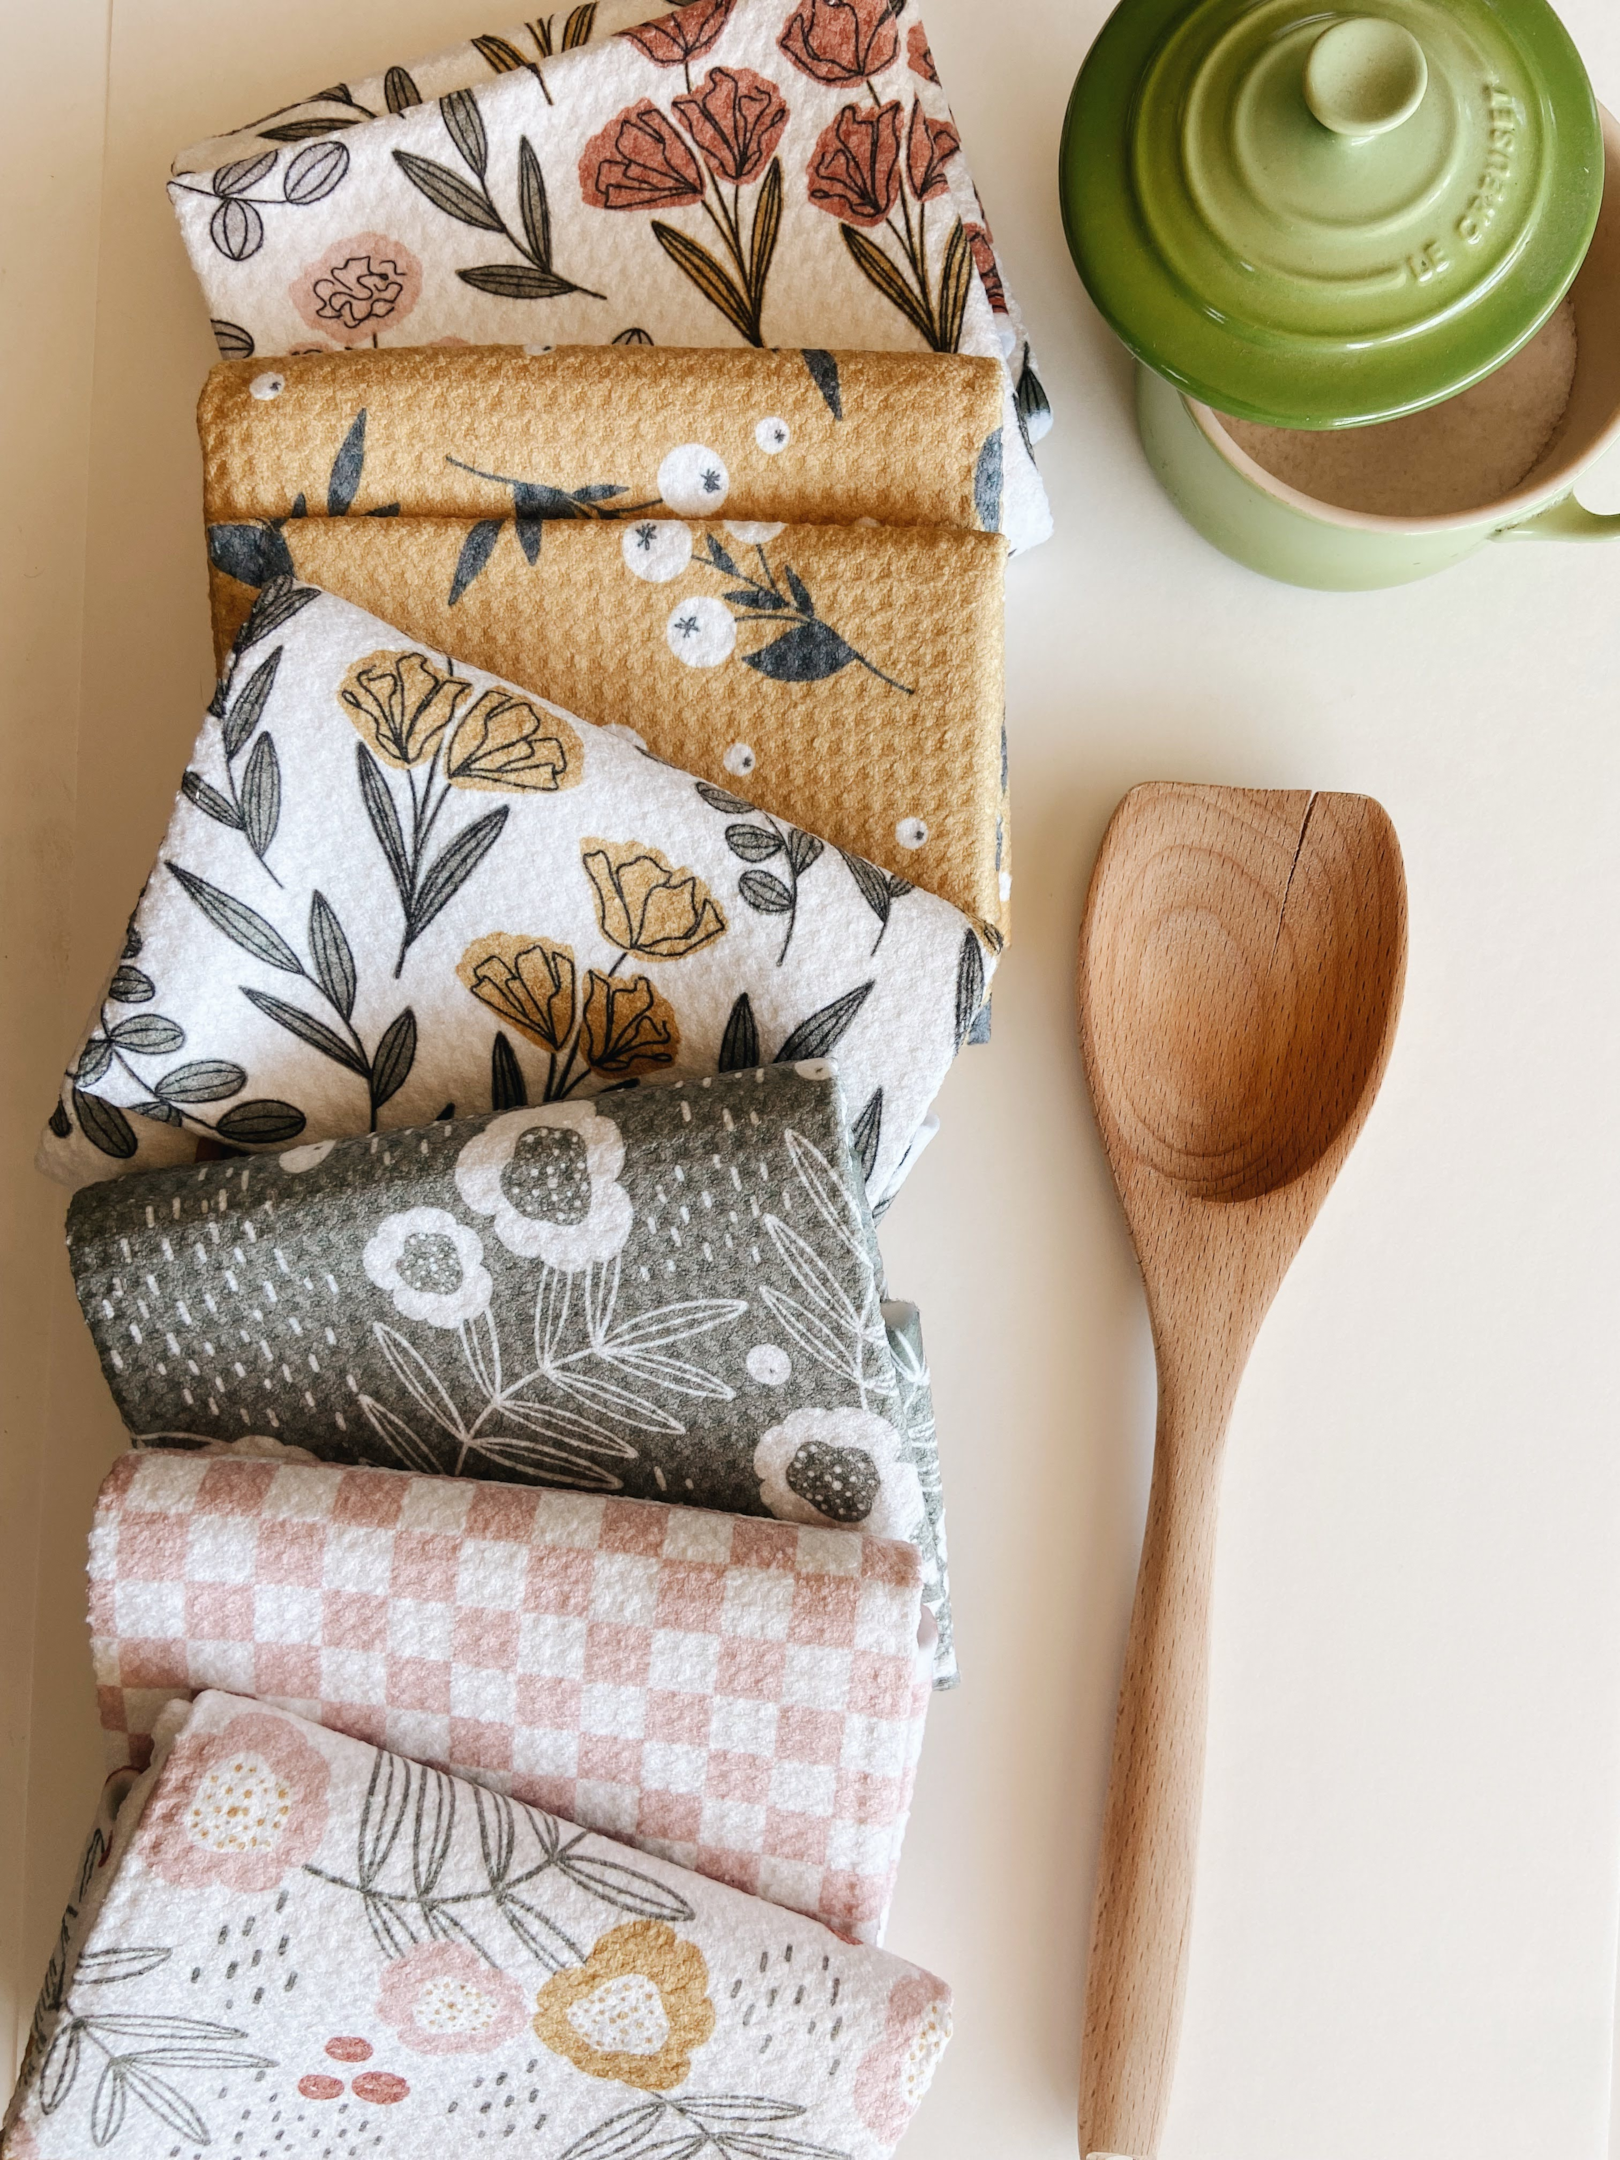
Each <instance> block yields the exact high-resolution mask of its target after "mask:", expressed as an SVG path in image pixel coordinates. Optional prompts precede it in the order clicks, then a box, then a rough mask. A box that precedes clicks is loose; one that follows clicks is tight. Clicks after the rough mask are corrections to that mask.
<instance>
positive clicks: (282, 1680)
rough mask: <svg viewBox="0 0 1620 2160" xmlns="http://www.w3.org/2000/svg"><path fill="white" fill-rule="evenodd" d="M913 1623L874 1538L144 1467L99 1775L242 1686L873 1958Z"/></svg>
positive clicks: (891, 1549)
mask: <svg viewBox="0 0 1620 2160" xmlns="http://www.w3.org/2000/svg"><path fill="white" fill-rule="evenodd" d="M922 1619H923V1608H922V1605H921V1599H920V1580H919V1575H918V1565H917V1556H916V1554H915V1553H914V1552H913V1551H912V1549H911V1548H910V1547H909V1546H906V1545H900V1544H896V1543H893V1542H889V1541H886V1540H883V1539H880V1538H869V1537H864V1536H862V1535H861V1534H860V1533H859V1532H858V1531H848V1530H838V1531H834V1530H814V1529H810V1528H807V1527H802V1526H799V1525H794V1524H788V1523H769V1522H759V1521H753V1520H748V1519H746V1518H742V1517H732V1516H726V1515H714V1514H709V1513H706V1512H704V1511H702V1510H699V1509H695V1508H672V1507H666V1506H662V1505H659V1504H656V1503H652V1502H647V1501H634V1500H608V1499H602V1498H599V1497H593V1498H587V1497H584V1496H582V1495H579V1494H574V1493H547V1492H532V1491H519V1490H516V1489H514V1488H512V1487H509V1486H501V1485H480V1484H475V1483H471V1482H469V1481H468V1480H466V1479H459V1478H444V1477H414V1476H410V1475H408V1474H406V1473H404V1472H400V1471H390V1470H340V1469H335V1468H331V1467H329V1466H327V1465H325V1464H315V1465H310V1466H307V1467H306V1466H302V1465H297V1464H291V1463H286V1462H256V1461H235V1460H231V1459H229V1458H220V1457H209V1456H205V1455H195V1454H193V1455H174V1454H158V1453H141V1454H131V1455H126V1456H124V1457H122V1458H121V1459H120V1460H119V1461H118V1462H117V1463H116V1464H115V1465H114V1468H113V1470H112V1473H111V1475H110V1476H109V1477H108V1479H107V1482H106V1483H105V1485H104V1486H103V1487H102V1491H101V1496H100V1499H99V1501H98V1503H97V1507H96V1515H95V1524H94V1527H93V1529H92V1531H91V1536H90V1633H91V1652H92V1656H93V1659H94V1664H95V1674H96V1686H97V1691H98V1697H99V1701H100V1708H101V1722H102V1729H103V1733H104V1735H105V1739H106V1745H107V1758H108V1767H109V1769H111V1770H117V1769H122V1768H124V1767H126V1766H131V1767H133V1768H135V1769H137V1770H139V1769H144V1768H145V1766H146V1763H147V1761H148V1759H149V1757H150V1754H151V1745H152V1742H151V1735H152V1730H153V1727H154V1726H155V1724H156V1722H157V1719H158V1716H159V1713H160V1712H161V1711H162V1709H163V1708H164V1706H165V1704H166V1703H168V1702H170V1701H172V1700H174V1699H175V1698H177V1697H189V1696H190V1695H192V1694H195V1693H198V1692H200V1691H201V1690H203V1689H205V1688H210V1687H214V1688H228V1689H231V1690H234V1691H235V1692H237V1693H239V1694H243V1695H252V1696H255V1697H257V1698H259V1699H260V1700H262V1701H265V1702H271V1703H275V1704H278V1705H280V1706H281V1707H282V1708H284V1709H291V1710H295V1711H297V1712H298V1713H299V1715H300V1716H302V1717H307V1718H309V1719H312V1720H313V1721H314V1722H315V1723H316V1724H319V1725H325V1726H329V1727H331V1728H332V1729H333V1730H334V1731H340V1732H347V1733H352V1734H353V1735H354V1736H355V1737H356V1738H359V1739H365V1740H370V1741H373V1742H375V1743H376V1744H377V1745H378V1746H381V1747H387V1748H390V1749H393V1750H394V1751H396V1752H397V1753H399V1754H403V1755H408V1756H411V1757H412V1758H413V1759H415V1760H418V1761H421V1762H426V1763H434V1764H437V1765H439V1766H441V1767H443V1768H447V1769H449V1770H452V1771H454V1772H455V1773H456V1774H457V1775H459V1776H463V1777H469V1778H473V1779H476V1780H477V1781H478V1782H479V1783H480V1784H482V1785H485V1786H488V1787H490V1788H491V1789H493V1790H496V1791H500V1792H507V1793H511V1794H513V1795H514V1796H515V1797H517V1798H518V1799H521V1800H528V1801H532V1802H534V1803H535V1804H536V1805H537V1806H540V1807H544V1808H547V1809H549V1810H550V1811H551V1812H553V1813H555V1814H558V1815H562V1816H566V1817H567V1818H568V1820H569V1821H571V1822H576V1823H579V1824H580V1825H581V1826H583V1827H584V1828H586V1829H591V1830H600V1831H605V1832H607V1833H608V1834H610V1835H611V1836H614V1837H619V1838H623V1839H624V1840H625V1841H626V1842H627V1843H629V1844H632V1845H636V1846H639V1847H641V1848H642V1849H643V1850H645V1851H649V1852H656V1853H660V1854H662V1855H663V1856H664V1857H665V1858H666V1859H670V1860H674V1861H677V1862H678V1863H679V1864H680V1865H681V1866H683V1867H691V1868H695V1869H697V1870H698V1871H699V1872H700V1873H701V1874H704V1875H709V1876H713V1877H715V1878H716V1879H718V1880H720V1881H722V1882H728V1883H731V1884H733V1885H734V1886H735V1887H736V1888H738V1889H741V1890H748V1891H752V1892H755V1893H757V1894H759V1895H760V1896H763V1897H766V1898H769V1899H771V1900H772V1901H773V1902H774V1903H776V1904H779V1905H787V1906H791V1907H793V1908H794V1909H795V1910H797V1911H801V1912H808V1913H812V1914H814V1915H816V1916H817V1917H818V1918H821V1919H823V1920H826V1921H827V1922H829V1924H831V1925H833V1926H835V1927H840V1928H843V1929H845V1930H846V1931H849V1932H856V1933H859V1934H860V1935H861V1936H862V1937H863V1939H868V1940H875V1939H876V1936H877V1935H878V1933H880V1932H881V1928H882V1924H883V1919H884V1915H885V1914H886V1912H887V1910H888V1905H889V1899H890V1896H891V1894H892V1892H893V1887H894V1877H895V1871H896V1869H897V1867H898V1865H899V1860H900V1845H901V1839H902V1836H903V1834H904V1831H905V1824H906V1814H907V1810H908V1808H909V1807H910V1804H911V1787H912V1779H913V1776H914V1774H915V1770H916V1764H917V1756H918V1751H919V1749H920V1747H921V1745H922V1736H923V1719H924V1714H925V1712H926V1709H927V1701H928V1693H929V1687H928V1671H927V1662H928V1661H927V1655H926V1650H923V1651H919V1646H918V1630H919V1621H920V1620H922ZM931 1632H932V1630H931V1628H930V1627H928V1626H927V1625H926V1623H925V1624H924V1633H925V1634H930V1633H931Z"/></svg>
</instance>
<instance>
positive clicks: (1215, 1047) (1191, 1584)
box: [1077, 783, 1406, 2160]
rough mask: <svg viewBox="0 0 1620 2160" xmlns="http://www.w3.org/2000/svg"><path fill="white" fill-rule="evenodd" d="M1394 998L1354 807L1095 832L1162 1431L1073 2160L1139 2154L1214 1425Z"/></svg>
mask: <svg viewBox="0 0 1620 2160" xmlns="http://www.w3.org/2000/svg"><path fill="white" fill-rule="evenodd" d="M1405 972H1406V881H1405V877H1404V875H1403V872H1402V868H1401V856H1400V848H1399V846H1398V844H1397V842H1396V838H1395V832H1394V828H1393V827H1392V826H1391V824H1390V821H1389V819H1388V817H1387V816H1386V815H1385V814H1384V812H1383V810H1382V809H1380V807H1379V805H1378V804H1377V803H1375V802H1374V801H1372V800H1371V798H1370V797H1368V796H1365V795H1323V794H1318V795H1308V794H1305V793H1303V792H1296V793H1263V792H1260V791H1257V790H1250V789H1243V788H1218V787H1191V786H1179V785H1174V784H1170V783H1156V784H1153V785H1150V786H1146V787H1139V788H1135V789H1133V790H1132V791H1131V793H1130V794H1129V795H1127V796H1126V797H1125V800H1124V801H1123V802H1122V803H1121V804H1120V806H1119V808H1118V809H1117V810H1116V811H1115V813H1114V816H1113V820H1112V822H1111V823H1110V825H1109V828H1108V831H1107V834H1106V836H1105V837H1104V840H1103V844H1102V851H1101V853H1100V854H1099V855H1098V857H1097V865H1096V868H1095V870H1094V871H1093V872H1092V879H1091V890H1090V893H1089V895H1088V897H1087V901H1086V914H1085V921H1084V924H1083V925H1082V928H1081V932H1080V966H1079V975H1078V983H1077V991H1078V999H1079V1021H1080V1043H1081V1049H1082V1051H1083V1053H1084V1056H1085V1065H1086V1078H1087V1081H1088V1082H1089V1084H1090V1088H1091V1097H1092V1101H1093V1103H1094V1105H1095V1107H1096V1113H1097V1123H1098V1125H1099V1127H1100V1128H1101V1132H1102V1140H1103V1146H1104V1148H1105V1149H1106V1151H1107V1155H1108V1162H1109V1167H1110V1169H1111V1170H1112V1172H1113V1175H1114V1182H1115V1184H1116V1185H1117V1186H1118V1188H1119V1196H1120V1199H1121V1201H1122V1202H1123V1204H1124V1208H1125V1216H1126V1220H1127V1222H1128V1223H1129V1225H1130V1232H1131V1239H1132V1242H1133V1243H1134V1245H1135V1247H1136V1254H1137V1259H1138V1261H1139V1262H1140V1264H1141V1269H1142V1280H1143V1283H1144V1285H1145V1287H1146V1290H1147V1300H1148V1309H1149V1312H1150V1314H1151V1317H1152V1321H1153V1343H1154V1354H1155V1357H1156V1359H1157V1363H1158V1373H1159V1418H1158V1433H1157V1438H1156V1442H1155V1447H1154V1458H1153V1484H1152V1490H1151V1493H1150V1496H1149V1501H1148V1517H1147V1528H1146V1533H1145V1535H1144V1538H1143V1545H1142V1564H1141V1571H1140V1573H1139V1575H1138V1577H1137V1585H1136V1600H1135V1604H1134V1607H1133V1609H1132V1613H1131V1625H1130V1635H1129V1639H1128V1642H1127V1646H1126V1653H1125V1669H1124V1675H1123V1678H1122V1680H1121V1684H1120V1697H1119V1713H1118V1722H1117V1724H1116V1727H1115V1733H1114V1756H1113V1766H1112V1770H1111V1773H1110V1779H1109V1788H1108V1805H1107V1810H1106V1813H1105V1816H1104V1822H1103V1840H1102V1852H1101V1858H1100V1862H1099V1868H1098V1877H1097V1901H1096V1908H1095V1913H1094V1917H1093V1923H1092V1941H1091V1962H1090V1969H1089V1974H1088V1979H1087V1989H1086V2019H1085V2037H1084V2043H1083V2050H1082V2065H1081V2101H1080V2150H1081V2152H1082V2153H1098V2154H1108V2155H1123V2156H1128V2160H1152V2156H1153V2155H1154V2154H1155V2153H1156V2151H1157V2147H1158V2140H1159V2135H1160V2131H1161V2128H1162V2126H1163V2121H1164V2112H1165V2104H1166V2101H1167V2100H1168V2097H1169V2090H1170V2079H1171V2073H1172V2070H1173V2068H1174V2060H1175V2049H1176V2038H1177V2029H1178V2026H1179V2023H1180V2017H1181V2002H1182V1994H1183V1990H1184V1985H1185V1980H1186V1967H1187V1932H1188V1922H1189V1919H1190V1916H1191V1911H1192V1892H1193V1869H1194V1863H1195V1859H1196V1854H1197V1840H1198V1813H1199V1801H1200V1793H1201V1787H1202V1783H1203V1764H1204V1725H1205V1692H1206V1674H1207V1654H1208V1651H1207V1634H1208V1618H1209V1593H1210V1578H1211V1569H1212V1562H1213V1555H1214V1540H1215V1516H1216V1508H1217V1502H1218V1497H1219V1484H1220V1468H1221V1455H1222V1448H1223V1444H1224V1441H1225V1438H1226V1429H1227V1424H1228V1421H1229V1419H1230V1417H1231V1412H1232V1404H1233V1400H1234V1398H1235V1397H1236V1394H1237V1390H1238V1383H1239V1381H1240V1380H1241V1378H1242V1375H1243V1368H1244V1365H1245V1363H1246V1362H1247V1360H1248V1355H1249V1351H1250V1349H1251V1347H1252V1345H1253V1343H1254V1339H1255V1336H1256V1335H1257V1333H1258V1332H1259V1329H1260V1324H1261V1322H1262V1321H1263V1320H1264V1318H1265V1316H1266V1312H1267V1310H1268V1309H1269V1307H1270V1305H1271V1302H1272V1300H1273V1298H1274V1297H1275V1296H1276V1293H1277V1288H1278V1285H1279V1284H1280V1283H1281V1281H1282V1279H1283V1276H1284V1275H1285V1274H1286V1273H1287V1271H1288V1267H1289V1264H1290V1262H1291V1261H1292V1260H1293V1257H1294V1255H1295V1253H1296V1252H1297V1251H1298V1250H1299V1247H1300V1245H1301V1243H1302V1242H1303V1241H1304V1238H1305V1235H1306V1232H1307V1231H1308V1230H1309V1229H1310V1226H1311V1224H1312V1222H1313V1221H1314V1220H1315V1217H1316V1213H1317V1210H1318V1209H1319V1208H1320V1207H1321V1205H1322V1202H1323V1200H1324V1199H1325V1198H1326V1197H1327V1192H1328V1188H1329V1186H1331V1184H1332V1183H1333V1180H1334V1178H1335V1177H1336V1176H1337V1175H1338V1172H1339V1168H1340V1166H1341V1164H1342V1163H1343V1162H1344V1160H1345V1157H1346V1156H1347V1155H1348V1154H1349V1152H1350V1149H1351V1148H1352V1146H1353V1145H1354V1144H1355V1140H1356V1136H1357V1135H1358V1133H1359V1132H1360V1131H1361V1127H1362V1124H1363V1123H1364V1121H1365V1119H1366V1116H1367V1112H1368V1110H1369V1108H1370V1107H1371V1105H1372V1101H1373V1097H1374V1096H1375V1095H1376V1094H1377V1092H1378V1085H1379V1082H1380V1080H1381V1079H1382V1077H1383V1073H1384V1067H1385V1064H1386V1063H1387V1061H1388V1058H1389V1052H1390V1046H1391V1043H1392V1042H1393V1040H1394V1035H1395V1023H1396V1019H1397V1017H1398V1015H1399V1012H1400V1003H1401V989H1402V984H1403V982H1404V978H1405Z"/></svg>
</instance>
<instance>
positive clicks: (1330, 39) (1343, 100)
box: [1305, 15, 1429, 139]
mask: <svg viewBox="0 0 1620 2160" xmlns="http://www.w3.org/2000/svg"><path fill="white" fill-rule="evenodd" d="M1428 86H1429V63H1428V61H1427V60H1425V58H1424V57H1423V47H1422V46H1421V45H1420V44H1419V43H1418V41H1417V39H1416V38H1415V37H1413V35H1412V33H1411V31H1410V30H1407V29H1404V28H1403V27H1402V25H1401V24H1400V23H1396V22H1390V21H1389V20H1387V18H1385V17H1383V16H1380V15H1347V16H1346V17H1345V18H1344V19H1343V20H1342V21H1341V22H1336V23H1334V24H1333V26H1332V27H1331V29H1327V30H1324V31H1323V32H1322V35H1321V36H1320V37H1319V38H1318V39H1317V40H1316V42H1315V44H1314V45H1313V46H1312V47H1311V50H1310V57H1309V58H1308V59H1307V61H1306V62H1305V102H1306V104H1307V105H1308V106H1309V107H1310V108H1311V111H1312V112H1313V113H1314V114H1315V116H1316V118H1317V119H1318V120H1320V121H1321V123H1322V125H1323V127H1325V128H1331V129H1332V130H1333V132H1334V134H1335V135H1348V136H1350V137H1351V138H1352V139H1355V138H1362V139H1364V138H1366V137H1367V136H1370V135H1387V134H1388V133H1389V131H1390V129H1391V128H1398V127H1399V126H1400V125H1401V123H1402V121H1403V120H1410V119H1411V117H1412V115H1413V114H1414V113H1415V112H1416V111H1417V109H1418V107H1419V106H1420V105H1421V104H1422V103H1423V93H1424V91H1425V90H1426V89H1427V88H1428Z"/></svg>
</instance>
